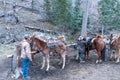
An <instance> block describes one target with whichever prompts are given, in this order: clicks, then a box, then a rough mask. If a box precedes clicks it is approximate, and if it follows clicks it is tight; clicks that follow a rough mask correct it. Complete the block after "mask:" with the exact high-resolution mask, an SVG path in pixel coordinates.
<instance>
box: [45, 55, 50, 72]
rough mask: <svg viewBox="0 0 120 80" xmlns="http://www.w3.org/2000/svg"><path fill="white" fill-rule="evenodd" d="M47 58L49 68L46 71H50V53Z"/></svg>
mask: <svg viewBox="0 0 120 80" xmlns="http://www.w3.org/2000/svg"><path fill="white" fill-rule="evenodd" d="M46 60H47V69H46V71H48V70H49V68H50V56H49V55H47V56H46Z"/></svg>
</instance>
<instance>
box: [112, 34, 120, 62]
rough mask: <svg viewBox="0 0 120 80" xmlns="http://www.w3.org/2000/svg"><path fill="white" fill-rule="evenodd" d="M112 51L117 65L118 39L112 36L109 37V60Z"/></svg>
mask: <svg viewBox="0 0 120 80" xmlns="http://www.w3.org/2000/svg"><path fill="white" fill-rule="evenodd" d="M112 50H115V59H117V60H116V63H119V62H120V61H119V59H120V37H119V36H115V35H113V34H111V35H110V58H112Z"/></svg>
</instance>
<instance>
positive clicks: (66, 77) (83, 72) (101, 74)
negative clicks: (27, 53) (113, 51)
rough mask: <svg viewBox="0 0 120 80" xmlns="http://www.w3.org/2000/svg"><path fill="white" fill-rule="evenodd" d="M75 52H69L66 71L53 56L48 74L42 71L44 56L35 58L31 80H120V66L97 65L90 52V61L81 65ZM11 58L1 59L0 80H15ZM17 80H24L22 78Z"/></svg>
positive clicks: (95, 56)
mask: <svg viewBox="0 0 120 80" xmlns="http://www.w3.org/2000/svg"><path fill="white" fill-rule="evenodd" d="M76 53H77V52H76V51H75V50H73V49H72V50H71V49H70V50H69V51H68V53H67V59H66V60H67V61H66V66H65V69H64V70H61V65H58V62H59V60H60V57H59V56H57V55H56V56H51V57H50V59H51V61H50V65H51V66H50V71H48V72H46V71H45V68H44V69H43V70H41V69H40V67H41V62H42V56H41V55H40V54H37V55H36V56H35V62H34V65H30V69H29V74H30V76H31V80H120V64H115V63H114V61H106V62H102V63H101V64H96V63H95V61H96V59H97V54H96V52H95V51H91V52H90V59H89V60H88V61H86V62H85V63H79V62H78V61H76V60H75V57H74V56H75V55H76ZM10 70H11V58H6V56H5V55H4V57H1V58H0V80H14V79H13V78H11V77H10V76H11V73H10ZM17 80H22V79H21V77H20V78H19V79H17Z"/></svg>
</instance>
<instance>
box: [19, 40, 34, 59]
mask: <svg viewBox="0 0 120 80" xmlns="http://www.w3.org/2000/svg"><path fill="white" fill-rule="evenodd" d="M21 58H28V59H29V60H30V61H32V57H31V48H30V44H29V43H28V42H27V41H26V40H25V39H24V40H23V41H22V42H21Z"/></svg>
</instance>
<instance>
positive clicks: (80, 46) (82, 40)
mask: <svg viewBox="0 0 120 80" xmlns="http://www.w3.org/2000/svg"><path fill="white" fill-rule="evenodd" d="M77 44H78V45H77V49H78V55H79V59H80V63H84V62H85V60H84V57H85V48H86V47H85V45H86V40H85V38H83V37H81V36H80V37H79V38H78V41H77Z"/></svg>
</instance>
